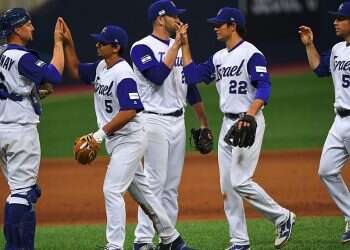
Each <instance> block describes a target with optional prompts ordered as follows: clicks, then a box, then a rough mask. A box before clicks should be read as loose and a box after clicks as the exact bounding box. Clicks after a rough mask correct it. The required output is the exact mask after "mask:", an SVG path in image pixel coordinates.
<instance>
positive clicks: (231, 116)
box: [225, 112, 245, 120]
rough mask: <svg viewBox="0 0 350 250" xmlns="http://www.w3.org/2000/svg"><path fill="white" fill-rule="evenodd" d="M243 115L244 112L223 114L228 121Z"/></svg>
mask: <svg viewBox="0 0 350 250" xmlns="http://www.w3.org/2000/svg"><path fill="white" fill-rule="evenodd" d="M243 114H245V112H242V113H238V114H235V113H225V116H226V117H227V118H229V119H232V120H236V119H238V118H239V117H241V116H242V115H243Z"/></svg>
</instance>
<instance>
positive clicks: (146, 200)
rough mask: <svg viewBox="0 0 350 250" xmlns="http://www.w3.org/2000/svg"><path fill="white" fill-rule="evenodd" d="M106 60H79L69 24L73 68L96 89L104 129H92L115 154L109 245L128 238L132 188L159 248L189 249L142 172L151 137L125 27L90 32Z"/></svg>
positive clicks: (108, 182) (110, 172)
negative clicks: (125, 55)
mask: <svg viewBox="0 0 350 250" xmlns="http://www.w3.org/2000/svg"><path fill="white" fill-rule="evenodd" d="M91 36H92V37H93V38H94V39H95V40H96V48H97V54H98V56H99V57H101V58H102V60H99V61H97V62H95V63H80V62H79V59H78V57H77V55H76V52H75V49H74V43H73V39H72V36H71V33H70V30H69V28H68V26H67V24H66V23H64V37H65V44H66V46H65V49H64V52H65V55H66V59H67V61H66V63H67V66H68V70H69V71H70V73H71V75H72V76H73V78H75V79H81V80H82V81H84V82H86V83H91V84H93V85H94V87H95V94H94V103H95V112H96V117H97V124H98V127H99V129H98V130H97V131H96V132H95V133H93V138H94V140H95V141H96V142H97V143H102V142H103V140H106V149H107V152H108V154H109V155H110V162H109V164H108V168H107V173H106V176H105V180H104V184H103V192H104V198H105V206H106V215H107V228H106V238H107V242H108V243H107V245H106V247H105V248H104V249H109V250H117V249H123V245H124V240H125V218H126V214H125V203H124V198H123V196H124V193H125V192H126V191H129V193H130V194H131V195H132V197H133V198H134V199H135V200H136V201H137V202H138V204H139V205H140V206H141V207H142V209H143V210H144V211H145V213H146V214H147V215H148V216H149V218H150V219H151V220H152V222H153V224H154V227H155V228H156V229H157V232H158V234H159V236H160V238H161V243H160V245H159V249H174V250H188V249H190V248H188V247H187V246H186V244H185V242H184V240H183V239H182V238H181V236H180V235H179V233H178V232H177V231H176V229H175V228H174V226H173V225H172V223H171V221H170V219H169V217H168V216H167V214H166V212H165V210H164V208H163V207H162V205H161V203H160V202H159V200H158V199H157V198H156V197H155V196H154V194H153V193H152V192H151V190H150V188H149V185H148V183H147V181H146V177H145V175H144V173H143V168H142V165H141V158H142V157H143V154H144V151H145V147H146V140H145V131H144V129H143V124H142V119H141V115H140V111H142V110H143V105H142V102H141V100H140V97H139V94H138V90H137V85H136V77H135V75H134V72H133V70H132V68H131V67H130V66H129V64H128V63H127V62H126V61H125V60H124V59H123V58H122V55H123V53H125V52H126V49H127V47H128V35H127V33H126V32H125V31H124V30H123V29H122V28H120V27H118V26H114V25H107V26H105V27H104V28H103V29H102V31H101V33H99V34H91Z"/></svg>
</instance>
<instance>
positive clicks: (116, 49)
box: [113, 45, 121, 54]
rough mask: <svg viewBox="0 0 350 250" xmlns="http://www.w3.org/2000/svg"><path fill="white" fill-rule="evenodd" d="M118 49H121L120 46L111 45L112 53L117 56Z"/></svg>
mask: <svg viewBox="0 0 350 250" xmlns="http://www.w3.org/2000/svg"><path fill="white" fill-rule="evenodd" d="M120 48H121V47H120V45H113V53H118V54H119V51H120Z"/></svg>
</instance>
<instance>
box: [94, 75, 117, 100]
mask: <svg viewBox="0 0 350 250" xmlns="http://www.w3.org/2000/svg"><path fill="white" fill-rule="evenodd" d="M99 80H100V78H99V77H97V79H96V82H95V93H96V94H98V95H101V96H109V97H111V96H112V87H113V83H114V81H111V83H110V84H109V85H104V84H102V83H100V82H99Z"/></svg>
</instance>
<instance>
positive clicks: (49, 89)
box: [39, 82, 53, 99]
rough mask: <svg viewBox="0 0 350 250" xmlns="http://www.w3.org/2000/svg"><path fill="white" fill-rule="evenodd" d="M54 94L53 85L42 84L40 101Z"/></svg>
mask: <svg viewBox="0 0 350 250" xmlns="http://www.w3.org/2000/svg"><path fill="white" fill-rule="evenodd" d="M52 93H53V85H52V84H51V83H47V82H46V83H42V84H40V86H39V96H40V99H44V98H45V97H47V96H48V95H51V94H52Z"/></svg>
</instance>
